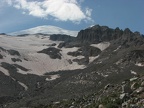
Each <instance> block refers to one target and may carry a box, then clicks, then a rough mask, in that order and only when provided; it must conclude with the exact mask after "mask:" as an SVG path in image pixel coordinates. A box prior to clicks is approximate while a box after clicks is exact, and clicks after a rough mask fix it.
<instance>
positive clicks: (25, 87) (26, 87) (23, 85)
mask: <svg viewBox="0 0 144 108" xmlns="http://www.w3.org/2000/svg"><path fill="white" fill-rule="evenodd" d="M18 83H19V84H20V85H21V86H22V87H24V89H25V91H27V90H28V86H26V85H25V84H24V83H22V82H20V81H18Z"/></svg>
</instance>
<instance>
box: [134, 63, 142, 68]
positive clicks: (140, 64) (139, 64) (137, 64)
mask: <svg viewBox="0 0 144 108" xmlns="http://www.w3.org/2000/svg"><path fill="white" fill-rule="evenodd" d="M135 65H136V66H140V67H143V66H144V63H136V64H135Z"/></svg>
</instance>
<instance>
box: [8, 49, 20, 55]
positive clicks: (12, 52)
mask: <svg viewBox="0 0 144 108" xmlns="http://www.w3.org/2000/svg"><path fill="white" fill-rule="evenodd" d="M7 51H8V53H9V54H10V55H13V56H14V55H16V56H20V53H19V52H18V51H16V50H12V49H11V50H7Z"/></svg>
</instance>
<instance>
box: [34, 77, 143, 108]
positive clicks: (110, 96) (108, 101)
mask: <svg viewBox="0 0 144 108" xmlns="http://www.w3.org/2000/svg"><path fill="white" fill-rule="evenodd" d="M35 108H144V76H138V75H136V76H135V77H133V78H131V79H127V80H125V81H123V82H121V83H119V84H108V85H106V86H105V87H104V88H102V89H101V90H100V91H98V92H96V93H93V94H91V95H88V96H83V97H82V98H78V99H75V98H72V99H70V100H67V99H64V100H62V101H58V102H52V103H51V104H49V105H47V106H44V105H40V106H38V107H35Z"/></svg>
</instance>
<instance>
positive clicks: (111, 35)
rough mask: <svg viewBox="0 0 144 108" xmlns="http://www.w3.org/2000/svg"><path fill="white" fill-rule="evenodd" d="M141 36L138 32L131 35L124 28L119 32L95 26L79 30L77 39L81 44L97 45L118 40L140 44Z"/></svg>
mask: <svg viewBox="0 0 144 108" xmlns="http://www.w3.org/2000/svg"><path fill="white" fill-rule="evenodd" d="M141 38H142V36H140V34H139V33H138V32H135V33H133V32H132V31H130V29H128V28H126V29H125V30H120V29H119V28H118V27H117V28H116V29H111V28H109V27H107V26H99V25H95V26H93V27H90V28H87V29H85V30H81V31H80V32H79V33H78V35H77V39H78V40H79V41H81V42H90V43H91V42H92V43H99V42H103V41H112V40H117V39H120V40H121V41H123V42H124V41H126V42H130V41H138V40H139V41H138V42H137V43H138V44H140V43H141V42H140V41H141Z"/></svg>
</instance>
